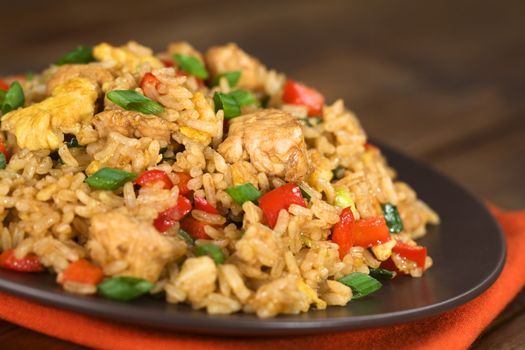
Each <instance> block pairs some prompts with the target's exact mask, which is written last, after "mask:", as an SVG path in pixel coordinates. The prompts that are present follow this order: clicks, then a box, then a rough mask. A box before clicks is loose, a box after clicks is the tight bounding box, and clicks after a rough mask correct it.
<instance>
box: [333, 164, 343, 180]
mask: <svg viewBox="0 0 525 350" xmlns="http://www.w3.org/2000/svg"><path fill="white" fill-rule="evenodd" d="M332 174H333V177H334V178H336V179H338V180H339V179H342V178H343V177H344V176H345V168H344V167H342V166H341V165H338V166H336V167H335V168H334V169H333V170H332Z"/></svg>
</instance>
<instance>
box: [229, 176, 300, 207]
mask: <svg viewBox="0 0 525 350" xmlns="http://www.w3.org/2000/svg"><path fill="white" fill-rule="evenodd" d="M226 193H228V194H229V195H230V197H232V199H233V200H234V201H235V203H237V204H239V205H243V203H244V202H248V201H254V200H257V199H258V198H259V197H260V196H261V192H259V190H258V189H257V188H256V187H255V186H254V185H252V184H251V183H249V182H247V183H245V184H242V185H239V186H235V187H228V188H227V189H226ZM301 198H302V197H301Z"/></svg>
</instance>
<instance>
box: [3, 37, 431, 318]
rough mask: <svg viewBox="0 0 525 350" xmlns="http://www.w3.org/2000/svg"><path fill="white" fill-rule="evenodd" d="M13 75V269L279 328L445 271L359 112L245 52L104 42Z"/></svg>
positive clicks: (8, 212)
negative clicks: (372, 285)
mask: <svg viewBox="0 0 525 350" xmlns="http://www.w3.org/2000/svg"><path fill="white" fill-rule="evenodd" d="M75 53H76V54H77V56H75ZM15 81H16V82H17V83H16V82H15ZM5 83H7V84H5V88H4V90H6V91H7V92H5V93H3V94H2V95H0V96H1V97H2V100H3V102H2V110H3V115H2V119H1V129H2V132H1V135H0V141H1V144H0V146H1V147H0V151H2V153H3V158H4V162H3V164H2V162H1V160H2V159H0V165H1V167H2V168H3V170H0V215H1V219H2V228H1V232H0V250H1V251H3V253H2V255H1V256H0V267H3V268H6V269H11V270H16V271H21V272H39V271H47V272H49V273H52V274H56V281H57V283H59V284H60V285H61V286H62V287H63V288H64V289H65V290H66V291H68V292H71V293H78V294H96V293H99V294H101V295H102V296H105V297H109V298H112V299H116V300H131V299H133V298H134V297H138V296H140V295H143V294H148V293H149V294H163V295H165V300H166V302H168V303H186V304H189V305H191V307H193V308H195V309H206V311H207V312H208V313H210V314H230V313H235V312H246V313H255V314H256V315H257V316H258V317H261V318H267V317H272V316H276V315H278V314H296V313H300V312H307V311H308V310H310V308H316V309H324V308H326V307H328V306H330V305H333V306H344V305H346V304H347V303H348V302H350V300H352V299H356V296H357V294H360V293H362V292H363V291H362V290H359V286H356V285H355V283H354V284H352V282H348V281H349V280H350V279H349V278H345V277H348V276H353V277H355V276H359V277H362V276H365V277H366V276H369V275H370V274H371V273H372V272H373V275H374V276H375V275H376V274H377V272H378V271H383V272H384V271H385V270H386V271H387V272H392V273H391V274H390V277H392V276H393V275H394V274H397V275H409V276H412V277H420V276H421V275H422V274H423V273H424V271H425V270H426V269H428V268H430V267H431V265H432V260H431V258H430V257H429V256H428V255H427V253H426V249H425V248H423V247H420V246H418V245H417V243H416V242H415V241H414V240H415V239H417V238H419V237H421V236H423V235H424V234H425V233H426V227H427V225H429V224H438V222H439V218H438V216H437V214H436V213H435V212H434V211H432V209H430V208H429V207H428V206H427V205H426V204H425V203H424V202H422V201H421V200H420V199H418V197H417V195H416V193H415V192H414V190H413V189H412V188H411V187H410V186H409V185H408V184H406V183H404V182H401V181H399V180H397V179H396V173H395V170H394V169H392V168H391V167H389V165H388V163H387V161H386V159H385V158H384V157H383V155H382V153H381V150H380V149H379V148H378V147H377V146H374V145H372V144H370V143H368V141H367V135H366V134H365V132H364V130H363V129H362V127H361V125H360V123H359V120H358V119H357V118H356V116H355V115H354V113H352V112H351V111H350V110H348V109H347V108H346V107H345V106H344V103H343V101H342V100H337V101H335V102H334V103H332V104H325V102H324V98H323V97H322V95H321V94H320V93H319V92H317V91H316V90H314V89H312V88H310V87H308V86H306V85H304V84H301V83H299V82H296V81H294V80H291V79H290V78H288V77H287V76H286V75H284V74H282V73H279V72H276V71H275V70H272V69H269V68H267V67H266V66H264V65H263V64H262V63H260V62H259V61H258V60H257V59H255V58H254V57H252V56H250V55H248V54H247V53H246V52H244V51H242V50H241V49H240V48H239V47H237V46H236V45H235V44H228V45H225V46H217V47H212V48H210V49H208V50H207V51H206V52H205V53H204V54H203V53H201V52H199V51H198V50H196V49H195V48H193V47H192V46H191V45H190V44H188V43H186V42H176V43H171V44H170V45H168V47H167V49H166V50H165V51H164V52H160V53H158V54H154V53H153V52H152V50H151V49H149V48H147V47H144V46H142V45H140V44H138V43H136V42H129V43H127V44H126V45H123V46H120V47H118V46H112V45H109V44H107V43H102V44H99V45H97V46H95V47H94V48H78V49H76V50H74V51H73V52H72V53H70V54H68V55H66V56H64V58H63V59H61V60H59V61H58V62H57V63H56V64H52V65H51V66H50V67H49V68H48V69H46V70H45V71H43V72H42V73H40V74H36V75H33V76H32V77H20V76H15V77H9V78H6V79H5ZM16 84H20V86H21V87H22V92H23V94H22V97H23V102H22V103H18V105H17V104H16V103H13V102H12V101H11V100H13V101H15V102H16V98H15V99H13V94H15V93H16V91H15V90H16V86H15V85H16ZM14 86H15V87H14ZM19 94H20V93H19ZM10 99H11V100H10ZM18 100H19V101H20V99H18ZM13 104H14V105H13ZM5 106H7V107H6V108H4V107H5ZM0 158H1V155H0ZM119 176H120V178H119V179H121V180H119V181H120V182H119V181H117V182H119V183H113V184H112V185H111V186H109V185H107V183H108V181H109V182H111V181H113V180H115V178H116V177H119ZM104 184H106V185H107V186H106V185H104ZM385 283H388V282H385ZM126 286H127V288H129V289H127V290H125V291H124V292H122V293H124V296H123V295H120V296H119V294H118V293H117V292H115V288H116V289H118V290H122V288H124V289H125V288H126ZM112 288H113V289H112ZM119 288H120V289H119ZM115 293H116V294H117V295H115ZM126 293H127V294H126ZM365 294H366V291H365ZM355 302H358V301H355Z"/></svg>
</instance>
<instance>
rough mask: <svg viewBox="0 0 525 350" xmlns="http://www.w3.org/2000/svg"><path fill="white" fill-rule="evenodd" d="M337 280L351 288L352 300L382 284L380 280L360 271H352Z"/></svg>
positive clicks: (377, 288)
mask: <svg viewBox="0 0 525 350" xmlns="http://www.w3.org/2000/svg"><path fill="white" fill-rule="evenodd" d="M337 281H338V282H341V283H343V284H345V285H347V286H348V287H350V288H352V300H354V299H361V298H362V297H365V296H367V295H368V294H370V293H373V292H375V291H377V290H379V289H381V287H382V286H383V285H382V284H381V282H379V281H378V280H376V279H375V278H373V277H370V276H369V275H367V274H366V273H362V272H352V273H351V274H348V275H346V276H344V277H341V278H339V279H338V280H337Z"/></svg>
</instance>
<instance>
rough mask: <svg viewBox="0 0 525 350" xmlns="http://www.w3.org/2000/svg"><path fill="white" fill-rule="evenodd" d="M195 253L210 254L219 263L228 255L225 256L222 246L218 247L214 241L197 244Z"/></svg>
mask: <svg viewBox="0 0 525 350" xmlns="http://www.w3.org/2000/svg"><path fill="white" fill-rule="evenodd" d="M195 255H197V256H203V255H208V256H210V257H211V258H212V259H213V260H214V261H215V263H216V264H217V265H220V264H222V263H224V260H226V257H225V256H224V253H223V252H222V250H221V248H219V247H217V246H216V245H215V244H212V243H207V244H203V245H200V246H197V247H196V248H195Z"/></svg>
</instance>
